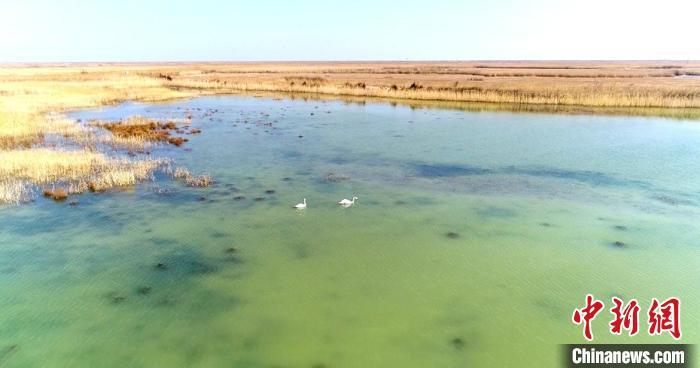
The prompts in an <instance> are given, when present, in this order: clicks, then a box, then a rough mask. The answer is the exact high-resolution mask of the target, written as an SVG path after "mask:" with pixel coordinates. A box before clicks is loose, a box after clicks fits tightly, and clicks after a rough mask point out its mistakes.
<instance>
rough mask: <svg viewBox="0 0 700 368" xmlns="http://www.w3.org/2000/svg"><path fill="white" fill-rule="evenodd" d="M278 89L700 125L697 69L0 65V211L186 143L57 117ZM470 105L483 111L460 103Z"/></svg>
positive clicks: (113, 180) (589, 64)
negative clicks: (125, 104) (149, 151)
mask: <svg viewBox="0 0 700 368" xmlns="http://www.w3.org/2000/svg"><path fill="white" fill-rule="evenodd" d="M279 92H282V93H291V94H296V93H304V94H309V93H312V94H319V95H334V96H343V98H347V99H350V100H352V99H363V98H389V99H403V101H405V102H407V103H410V104H414V105H419V106H447V107H452V106H455V107H458V108H467V109H470V108H473V109H488V110H496V109H508V110H515V111H549V110H552V111H556V110H559V109H564V111H573V112H578V111H583V112H594V110H593V109H594V108H606V109H613V110H608V111H612V112H613V113H634V114H649V115H662V116H674V117H691V118H697V117H700V114H699V113H698V111H699V110H698V109H700V62H696V61H694V62H689V61H649V62H609V61H606V62H594V61H586V62H583V61H582V62H557V61H551V62H544V61H542V62H514V61H488V62H286V63H252V62H251V63H191V64H186V63H165V64H97V63H94V64H55V65H31V64H21V65H20V64H13V65H0V202H3V201H4V202H19V201H22V200H26V199H28V198H31V197H32V196H31V193H32V188H35V187H37V186H46V185H52V186H53V185H56V183H62V184H64V185H66V189H65V190H66V191H67V193H68V194H72V193H80V192H83V191H85V190H88V189H91V188H92V189H99V190H105V189H108V188H110V187H114V186H122V185H132V184H134V183H135V182H138V181H139V180H144V179H146V178H148V177H149V175H150V172H151V171H152V170H153V169H155V168H156V167H158V166H159V165H161V164H162V163H161V162H158V161H157V160H152V159H150V158H148V157H143V156H142V155H137V156H136V157H123V155H120V154H118V152H115V151H112V150H109V149H108V147H112V148H115V147H117V148H119V147H121V148H125V147H126V148H129V147H132V148H133V147H140V148H143V147H145V146H146V145H147V144H149V143H153V142H156V143H157V142H161V141H162V142H170V143H172V144H175V145H180V144H183V143H184V142H185V141H186V139H184V138H179V137H174V136H171V135H170V133H168V131H169V130H172V128H174V127H172V126H168V127H166V126H163V125H159V123H157V122H149V127H150V128H148V129H146V128H145V127H144V126H143V125H139V124H133V123H134V121H131V124H130V125H129V123H128V122H125V125H124V126H115V125H109V124H107V125H105V124H101V125H100V124H93V125H89V124H83V123H78V122H75V121H71V120H68V119H65V118H64V117H62V115H61V113H62V112H65V111H67V110H73V109H79V108H87V107H95V106H100V105H108V104H114V103H119V102H122V101H127V100H139V101H161V100H168V99H177V98H186V97H193V96H198V95H203V94H227V93H254V94H259V93H279ZM466 102H469V103H478V104H476V105H469V106H467V107H465V106H464V105H459V104H464V103H466ZM495 103H498V104H508V105H498V104H495ZM479 104H480V105H479ZM456 105H459V106H456ZM669 108H673V109H669ZM100 127H102V128H106V129H108V130H109V131H110V132H112V133H113V134H112V135H111V136H109V137H107V138H105V136H104V135H103V134H101V133H100V132H96V131H95V129H100ZM49 137H51V138H53V139H51V140H49V139H47V138H49ZM55 138H59V142H60V143H59V144H56V143H55V142H56V139H55ZM48 141H51V142H52V143H51V144H48V143H47V142H48ZM100 143H103V144H100ZM100 147H102V148H100ZM132 153H133V152H132ZM189 178H190V182H193V181H192V180H194V179H192V178H193V177H189ZM205 181H206V182H207V184H208V182H209V181H210V179H209V178H207V179H206V180H205ZM61 189H63V188H61Z"/></svg>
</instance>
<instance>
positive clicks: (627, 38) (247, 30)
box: [0, 0, 700, 62]
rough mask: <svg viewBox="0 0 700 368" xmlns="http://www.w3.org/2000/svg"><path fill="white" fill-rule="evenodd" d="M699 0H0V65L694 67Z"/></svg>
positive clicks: (699, 55)
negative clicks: (644, 63)
mask: <svg viewBox="0 0 700 368" xmlns="http://www.w3.org/2000/svg"><path fill="white" fill-rule="evenodd" d="M699 17H700V0H664V1H646V0H637V1H632V0H588V1H579V0H489V1H470V0H462V1H448V0H431V1H410V0H405V1H383V0H374V1H368V0H355V1H336V0H319V1H317V0H308V1H302V0H299V1H273V0H268V1H265V0H257V1H235V0H233V1H223V0H221V1H215V0H197V1H180V0H169V1H165V0H155V1H149V0H142V1H138V0H103V1H87V0H52V1H47V0H0V62H65V61H115V62H116V61H135V62H136V61H264V60H270V61H289V60H310V61H311V60H506V59H508V60H515V59H517V60H608V59H622V60H632V59H635V60H641V59H645V60H646V59H675V60H700V20H699V19H700V18H699Z"/></svg>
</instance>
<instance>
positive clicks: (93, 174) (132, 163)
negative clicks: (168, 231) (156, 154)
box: [0, 148, 164, 203]
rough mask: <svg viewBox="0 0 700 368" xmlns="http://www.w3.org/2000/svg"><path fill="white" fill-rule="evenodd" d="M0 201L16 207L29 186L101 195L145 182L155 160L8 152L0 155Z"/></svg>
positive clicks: (52, 151) (81, 152)
mask: <svg viewBox="0 0 700 368" xmlns="http://www.w3.org/2000/svg"><path fill="white" fill-rule="evenodd" d="M0 156H1V157H2V160H0V183H2V184H0V198H2V199H3V201H5V202H12V203H16V202H18V201H20V200H22V199H23V198H26V197H27V196H28V193H26V190H27V188H29V184H33V185H38V186H41V185H49V184H51V185H55V184H57V183H58V184H60V185H61V188H63V187H65V188H66V189H65V190H66V191H67V193H68V194H78V193H82V192H85V191H86V190H92V191H102V190H106V189H108V188H112V187H117V186H129V185H134V184H136V183H137V182H138V181H141V180H145V179H148V178H149V177H150V175H151V173H152V172H153V170H155V169H156V168H157V167H159V166H161V165H163V164H164V163H163V162H162V161H158V160H129V159H123V158H111V157H108V156H106V155H105V154H103V153H99V152H92V151H87V150H78V151H66V150H59V149H49V148H33V149H22V150H10V151H4V152H1V153H0Z"/></svg>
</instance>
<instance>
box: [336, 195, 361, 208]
mask: <svg viewBox="0 0 700 368" xmlns="http://www.w3.org/2000/svg"><path fill="white" fill-rule="evenodd" d="M356 199H359V198H357V197H352V201H351V200H349V199H343V200H341V201H340V202H338V204H339V205H341V206H343V207H350V206H352V205H353V204H355V200H356Z"/></svg>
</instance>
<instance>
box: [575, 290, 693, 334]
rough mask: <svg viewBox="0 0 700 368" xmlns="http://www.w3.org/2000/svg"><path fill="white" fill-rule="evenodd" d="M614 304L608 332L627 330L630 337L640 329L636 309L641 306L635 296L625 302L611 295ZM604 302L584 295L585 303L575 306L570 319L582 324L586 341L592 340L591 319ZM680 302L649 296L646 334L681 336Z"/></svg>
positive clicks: (616, 332)
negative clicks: (649, 303) (666, 333)
mask: <svg viewBox="0 0 700 368" xmlns="http://www.w3.org/2000/svg"><path fill="white" fill-rule="evenodd" d="M612 302H613V307H612V308H610V313H611V314H612V315H613V317H612V320H611V321H610V323H609V324H608V325H609V326H610V333H612V334H614V335H621V334H622V331H623V330H625V331H627V334H628V335H629V336H634V335H636V334H637V333H638V332H639V310H640V306H639V303H638V302H637V300H636V299H631V300H630V301H629V302H627V303H625V302H624V301H623V300H622V299H620V298H617V297H612ZM603 308H605V304H604V303H603V302H602V301H600V300H597V299H595V298H594V297H593V295H591V294H588V295H586V305H585V306H583V307H582V308H580V309H579V308H577V309H574V314H573V316H572V318H571V320H572V321H573V322H574V324H576V325H583V336H584V337H585V338H586V340H588V341H592V340H593V331H592V326H591V322H592V321H593V320H594V319H595V318H596V317H597V316H598V314H600V312H601V311H603ZM680 310H681V302H680V299H678V298H675V297H674V298H668V299H666V300H664V301H661V302H660V301H659V300H657V299H656V298H652V300H651V305H650V306H649V310H648V311H647V317H648V320H647V322H648V326H649V329H648V332H649V335H661V334H662V333H664V332H668V333H669V334H670V335H671V336H673V338H674V339H676V340H678V339H680V338H681V321H680Z"/></svg>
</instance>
